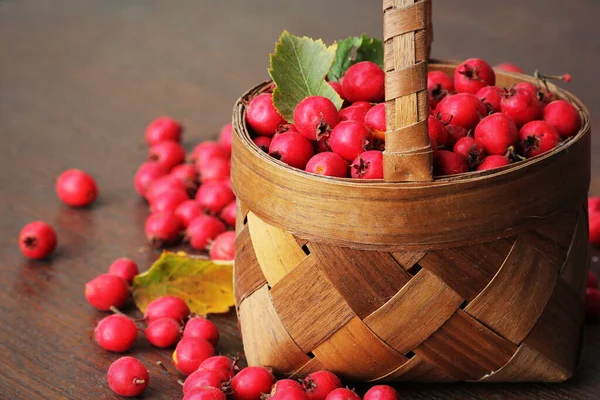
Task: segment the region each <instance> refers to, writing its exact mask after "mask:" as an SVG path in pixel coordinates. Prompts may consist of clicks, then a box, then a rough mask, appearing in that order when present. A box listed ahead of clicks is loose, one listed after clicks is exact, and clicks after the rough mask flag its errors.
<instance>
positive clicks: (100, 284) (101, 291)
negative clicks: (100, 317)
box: [85, 274, 129, 311]
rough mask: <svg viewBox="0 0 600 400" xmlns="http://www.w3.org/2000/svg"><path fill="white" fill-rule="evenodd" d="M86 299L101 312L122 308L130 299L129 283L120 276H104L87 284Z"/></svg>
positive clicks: (99, 276)
mask: <svg viewBox="0 0 600 400" xmlns="http://www.w3.org/2000/svg"><path fill="white" fill-rule="evenodd" d="M85 298H86V299H87V301H88V303H90V304H91V305H92V306H94V307H96V308H97V309H98V310H101V311H108V310H110V308H111V307H115V308H121V307H122V306H123V305H124V304H125V303H126V302H127V300H128V299H129V287H128V286H127V282H125V280H124V279H123V278H121V277H119V276H116V275H110V274H102V275H98V276H97V277H95V278H94V279H92V280H91V281H89V282H88V283H86V284H85Z"/></svg>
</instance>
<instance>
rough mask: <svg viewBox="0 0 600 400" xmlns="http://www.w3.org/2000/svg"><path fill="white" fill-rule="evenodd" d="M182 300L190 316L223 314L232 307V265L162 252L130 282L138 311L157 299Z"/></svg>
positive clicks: (183, 254) (182, 254)
mask: <svg viewBox="0 0 600 400" xmlns="http://www.w3.org/2000/svg"><path fill="white" fill-rule="evenodd" d="M167 295H168V296H176V297H179V298H181V299H183V300H184V301H185V302H186V303H187V305H188V306H189V307H190V310H191V311H192V312H193V313H196V314H199V315H206V314H211V313H225V312H227V311H228V310H229V308H230V307H231V306H233V305H234V304H235V299H234V297H233V263H232V262H222V261H217V262H215V261H211V260H205V259H201V258H196V257H190V256H188V255H186V254H185V253H183V252H178V253H171V252H163V253H162V255H161V256H160V258H159V259H158V260H156V262H155V263H154V264H153V265H152V267H150V269H149V270H148V271H146V272H144V273H143V274H140V275H137V276H136V277H135V279H134V280H133V300H134V301H135V304H136V306H137V307H138V308H139V309H140V310H141V311H142V312H145V311H146V307H147V306H148V304H150V302H152V301H153V300H155V299H157V298H159V297H161V296H167Z"/></svg>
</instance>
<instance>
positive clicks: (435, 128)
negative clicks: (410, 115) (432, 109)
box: [428, 115, 448, 146]
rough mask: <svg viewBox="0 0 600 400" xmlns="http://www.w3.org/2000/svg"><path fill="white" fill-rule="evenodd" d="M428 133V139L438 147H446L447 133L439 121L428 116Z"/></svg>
mask: <svg viewBox="0 0 600 400" xmlns="http://www.w3.org/2000/svg"><path fill="white" fill-rule="evenodd" d="M428 131H429V137H430V138H431V139H433V140H435V142H436V143H437V145H438V146H444V145H446V142H447V141H448V131H447V130H446V126H445V125H444V123H443V122H442V121H441V120H440V119H438V118H436V117H434V116H433V115H430V116H429V117H428Z"/></svg>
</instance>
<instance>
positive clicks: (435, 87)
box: [427, 71, 454, 108]
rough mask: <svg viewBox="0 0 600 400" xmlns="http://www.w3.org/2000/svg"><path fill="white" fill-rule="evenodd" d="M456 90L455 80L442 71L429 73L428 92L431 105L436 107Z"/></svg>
mask: <svg viewBox="0 0 600 400" xmlns="http://www.w3.org/2000/svg"><path fill="white" fill-rule="evenodd" d="M453 91H454V81H453V80H452V78H451V77H450V76H449V75H448V74H446V73H445V72H442V71H431V72H429V73H428V74H427V92H428V96H429V105H430V106H431V107H432V108H435V107H436V106H437V105H438V103H439V102H440V101H441V100H442V99H443V98H444V97H446V96H447V95H448V94H450V93H452V92H453Z"/></svg>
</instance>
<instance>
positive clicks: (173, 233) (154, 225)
mask: <svg viewBox="0 0 600 400" xmlns="http://www.w3.org/2000/svg"><path fill="white" fill-rule="evenodd" d="M182 228H183V227H182V226H181V222H179V218H177V217H176V216H175V213H173V212H172V211H164V212H160V213H154V214H150V216H149V217H148V218H146V223H145V224H144V231H145V232H146V238H147V239H148V242H150V245H152V246H154V247H163V246H168V245H172V244H175V243H177V241H179V239H180V238H181V235H180V233H181V229H182Z"/></svg>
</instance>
